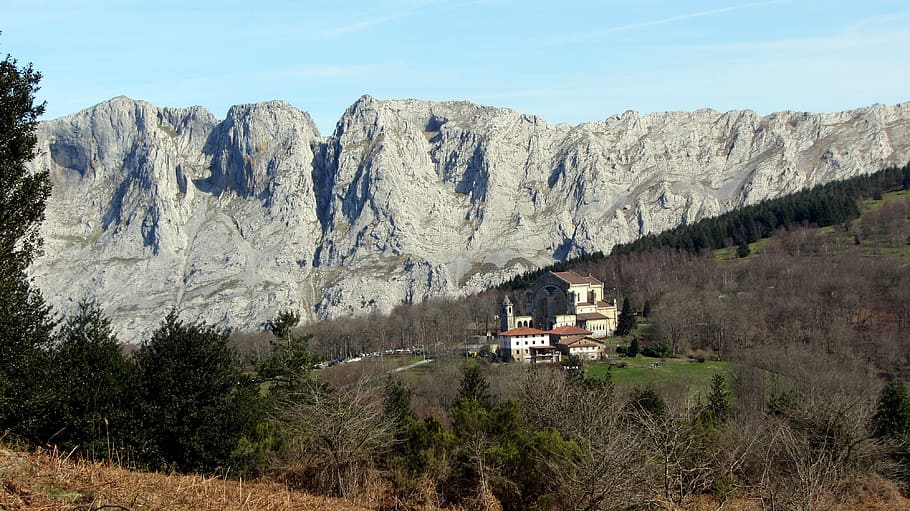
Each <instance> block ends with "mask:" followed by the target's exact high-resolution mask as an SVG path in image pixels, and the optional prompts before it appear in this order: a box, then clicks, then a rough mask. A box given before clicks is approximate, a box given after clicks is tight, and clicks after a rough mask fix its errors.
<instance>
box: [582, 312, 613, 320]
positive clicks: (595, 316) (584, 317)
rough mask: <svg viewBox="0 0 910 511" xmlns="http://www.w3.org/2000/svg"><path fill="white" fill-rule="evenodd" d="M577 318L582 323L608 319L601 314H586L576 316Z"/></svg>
mask: <svg viewBox="0 0 910 511" xmlns="http://www.w3.org/2000/svg"><path fill="white" fill-rule="evenodd" d="M575 317H576V318H578V319H580V320H582V321H588V320H591V319H607V317H606V316H604V315H603V314H601V313H599V312H585V313H584V314H576V315H575Z"/></svg>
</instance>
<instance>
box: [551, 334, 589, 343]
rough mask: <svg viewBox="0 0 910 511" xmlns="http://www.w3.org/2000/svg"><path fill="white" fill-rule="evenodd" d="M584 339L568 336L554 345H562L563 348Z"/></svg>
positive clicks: (580, 336) (579, 336) (577, 336)
mask: <svg viewBox="0 0 910 511" xmlns="http://www.w3.org/2000/svg"><path fill="white" fill-rule="evenodd" d="M584 338H585V336H584V335H570V336H568V337H563V338H562V339H560V340H559V342H557V343H556V344H562V345H564V346H568V345H570V344H572V343H573V342H578V341H580V340H582V339H584Z"/></svg>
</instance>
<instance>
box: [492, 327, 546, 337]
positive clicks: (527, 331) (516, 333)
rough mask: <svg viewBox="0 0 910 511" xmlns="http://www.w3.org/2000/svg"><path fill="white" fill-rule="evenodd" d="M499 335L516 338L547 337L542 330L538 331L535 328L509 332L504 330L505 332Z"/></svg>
mask: <svg viewBox="0 0 910 511" xmlns="http://www.w3.org/2000/svg"><path fill="white" fill-rule="evenodd" d="M499 335H505V336H510V337H517V336H519V335H547V332H544V331H543V330H538V329H536V328H527V327H521V328H513V329H511V330H506V331H505V332H499Z"/></svg>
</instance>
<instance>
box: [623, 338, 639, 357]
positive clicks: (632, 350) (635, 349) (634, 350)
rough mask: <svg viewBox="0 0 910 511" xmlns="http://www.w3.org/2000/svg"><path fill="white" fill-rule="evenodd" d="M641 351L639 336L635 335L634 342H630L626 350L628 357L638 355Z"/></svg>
mask: <svg viewBox="0 0 910 511" xmlns="http://www.w3.org/2000/svg"><path fill="white" fill-rule="evenodd" d="M640 352H641V346H640V345H639V343H638V337H633V338H632V342H630V343H629V348H628V349H627V350H626V356H627V357H637V356H638V354H639V353H640Z"/></svg>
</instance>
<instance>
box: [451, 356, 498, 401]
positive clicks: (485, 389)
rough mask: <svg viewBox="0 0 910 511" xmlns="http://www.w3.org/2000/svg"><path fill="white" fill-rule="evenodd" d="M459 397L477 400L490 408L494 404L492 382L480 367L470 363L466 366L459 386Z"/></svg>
mask: <svg viewBox="0 0 910 511" xmlns="http://www.w3.org/2000/svg"><path fill="white" fill-rule="evenodd" d="M458 399H466V400H469V401H476V402H477V404H479V405H480V406H481V407H483V408H487V409H489V408H490V406H491V405H492V400H491V398H490V383H489V382H487V380H486V379H485V378H484V377H483V374H481V372H480V367H478V366H476V365H470V366H468V367H466V368H465V370H464V376H462V378H461V385H460V386H459V387H458Z"/></svg>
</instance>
